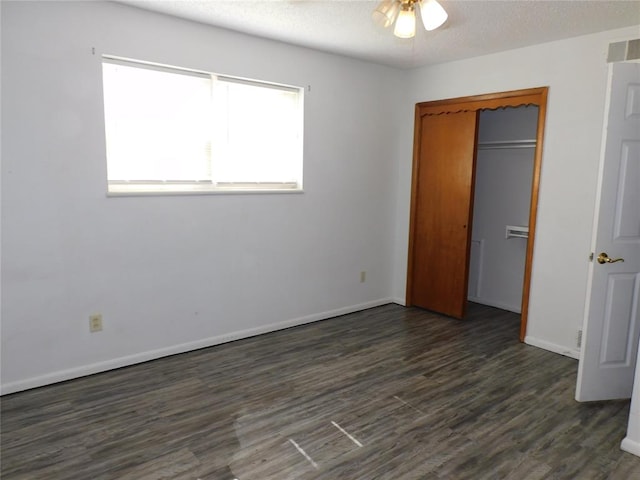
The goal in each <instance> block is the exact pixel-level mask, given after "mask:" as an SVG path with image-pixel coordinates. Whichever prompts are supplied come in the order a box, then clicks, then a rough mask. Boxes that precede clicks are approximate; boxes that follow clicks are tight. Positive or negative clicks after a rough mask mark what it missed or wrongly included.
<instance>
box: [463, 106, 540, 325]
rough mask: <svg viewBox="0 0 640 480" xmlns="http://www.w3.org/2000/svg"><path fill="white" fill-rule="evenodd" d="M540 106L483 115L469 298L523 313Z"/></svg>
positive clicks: (478, 148) (472, 235) (498, 110)
mask: <svg viewBox="0 0 640 480" xmlns="http://www.w3.org/2000/svg"><path fill="white" fill-rule="evenodd" d="M537 122H538V107H537V106H534V105H531V106H521V107H517V108H515V107H507V108H499V109H497V110H482V111H481V112H480V114H479V127H478V145H477V155H476V169H475V191H474V201H473V223H472V232H471V250H470V258H469V280H468V282H469V283H468V300H470V301H473V302H476V303H481V304H484V305H490V306H493V307H498V308H501V309H504V310H509V311H512V312H516V313H520V312H521V304H522V292H523V281H524V269H525V260H526V252H527V241H528V231H529V229H528V226H529V208H530V204H531V184H532V180H533V168H534V154H535V146H536V132H537Z"/></svg>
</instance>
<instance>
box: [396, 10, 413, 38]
mask: <svg viewBox="0 0 640 480" xmlns="http://www.w3.org/2000/svg"><path fill="white" fill-rule="evenodd" d="M393 34H394V35H395V36H396V37H399V38H413V37H414V36H415V34H416V13H415V9H414V7H413V3H412V2H407V3H403V4H402V9H401V10H400V13H399V14H398V19H397V20H396V26H395V28H394V30H393Z"/></svg>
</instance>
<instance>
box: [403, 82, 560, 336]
mask: <svg viewBox="0 0 640 480" xmlns="http://www.w3.org/2000/svg"><path fill="white" fill-rule="evenodd" d="M547 92H548V88H547V87H541V88H532V89H527V90H517V91H512V92H501V93H492V94H486V95H476V96H473V97H463V98H454V99H446V100H437V101H432V102H423V103H418V104H417V105H416V116H415V131H414V148H413V150H414V152H413V173H412V184H411V214H410V227H409V245H408V263H407V290H406V305H407V306H412V305H414V306H418V307H422V308H425V309H428V310H433V311H435V312H439V313H443V314H445V315H448V316H451V317H454V318H459V319H464V317H465V313H466V305H467V300H468V298H472V299H473V300H475V301H480V302H483V303H487V304H491V303H493V304H495V305H496V306H501V307H502V308H506V307H509V309H513V310H518V307H517V305H516V304H518V303H519V304H520V305H521V307H520V309H521V313H522V314H521V328H520V340H521V341H522V340H524V335H525V333H526V322H527V314H528V301H529V287H530V279H531V265H532V261H533V253H534V252H533V246H534V242H533V239H534V237H535V225H536V212H537V205H538V186H539V178H540V167H541V161H542V153H541V152H542V141H543V133H544V121H545V112H546V101H547ZM518 107H520V108H521V110H518ZM516 110H517V111H522V112H525V113H517V114H516V113H515V112H516ZM502 115H507V116H509V115H515V116H514V117H513V118H511V117H506V116H505V117H503V116H502ZM520 115H522V118H520ZM516 117H517V118H516ZM531 125H534V126H535V128H530V127H531ZM520 127H522V128H520ZM480 139H481V141H480V142H479V140H480ZM508 152H511V153H508ZM527 152H528V153H527ZM527 155H528V157H527V158H528V159H529V161H528V162H524V161H522V162H519V161H518V160H517V159H521V160H522V159H524V158H525V156H527ZM478 156H479V159H480V160H479V162H480V163H478V161H477V160H478ZM506 157H510V158H511V159H512V160H513V161H512V162H511V163H507V164H505V163H504V162H502V163H503V164H502V166H501V168H499V173H491V171H489V173H487V171H486V169H485V167H484V164H490V163H494V161H495V160H496V159H501V160H502V161H504V160H505V158H506ZM521 157H522V158H521ZM531 159H532V160H531ZM525 163H527V165H528V166H527V168H526V169H524V168H521V169H520V170H527V171H528V173H527V174H528V177H527V178H526V179H524V180H519V182H522V184H521V183H519V184H518V186H516V185H515V184H513V183H512V184H509V183H508V182H509V179H515V177H516V176H518V175H517V172H515V170H519V168H518V165H524V164H525ZM478 164H481V166H480V168H479V169H478V168H477V165H478ZM512 170H513V171H512ZM476 177H479V178H480V184H479V187H478V189H479V190H480V191H488V192H489V194H490V195H489V197H491V198H487V196H486V195H483V196H482V198H480V195H481V192H480V191H479V192H478V196H479V197H478V198H477V199H476V198H475V197H476V196H475V191H474V188H475V184H476ZM495 177H499V178H502V179H503V180H506V182H507V183H505V182H502V183H501V186H500V187H495V186H492V185H493V184H492V182H493V181H494V180H496V178H495ZM526 182H528V185H524V183H526ZM510 189H511V190H510ZM503 190H507V192H506V195H505V196H504V197H503V198H502V199H498V200H496V198H494V197H498V196H499V195H498V193H499V192H500V191H503ZM523 192H527V193H528V195H524V196H522V200H520V198H521V197H520V196H519V195H518V199H519V200H515V199H514V198H515V197H513V195H516V193H517V194H520V193H523ZM485 200H488V203H489V205H485V206H483V205H482V204H483V203H484V202H485ZM475 201H478V202H479V209H480V211H481V212H482V211H484V213H481V214H480V216H479V217H478V218H477V219H475V221H474V202H475ZM527 201H528V202H527ZM495 202H498V205H499V207H500V208H502V209H503V210H505V212H504V215H503V214H500V218H499V219H497V218H495V217H498V215H497V212H496V208H498V207H496V206H495ZM527 203H528V206H527ZM516 204H522V205H520V206H522V207H523V208H524V210H525V211H527V210H528V215H526V214H522V213H521V211H520V210H521V209H517V212H511V211H510V210H509V208H507V207H511V206H514V207H515V206H516ZM492 210H493V211H492ZM483 219H484V220H483ZM498 221H499V222H500V227H499V228H498V230H496V231H499V235H502V236H504V237H509V238H504V240H505V241H509V242H510V243H509V244H508V246H507V247H505V246H504V245H502V246H499V245H498V244H495V245H494V240H493V233H494V232H493V230H494V227H493V226H491V225H488V223H491V222H493V223H496V222H498ZM487 225H488V226H487ZM485 227H486V228H488V229H489V230H491V235H489V233H486V232H485V230H484V229H485ZM472 230H474V235H472ZM490 237H491V238H490ZM525 237H526V238H525ZM516 242H519V243H516ZM494 247H495V248H494ZM500 248H505V249H508V251H509V252H511V253H507V250H504V251H502V253H498V254H496V255H493V253H491V252H490V250H492V249H495V250H496V251H497V250H499V249H500ZM523 252H524V265H523V268H524V271H523V273H517V274H516V275H518V276H519V278H520V279H521V280H520V281H518V282H515V283H516V284H515V288H513V287H514V285H513V283H514V282H513V281H511V280H509V279H501V280H499V281H498V280H496V278H497V277H499V276H500V275H499V271H500V270H501V268H500V267H501V264H507V263H509V262H511V260H509V262H505V259H506V258H507V257H510V256H513V257H514V260H513V264H514V265H515V264H516V263H518V265H522V263H523V260H522V253H523ZM512 253H513V255H512ZM516 254H517V255H516ZM502 255H504V256H505V257H502ZM494 267H495V268H494ZM519 268H522V267H519ZM502 270H504V268H503V269H502ZM496 272H498V274H497V273H496ZM494 277H495V278H494ZM500 284H508V287H509V292H508V294H509V295H510V296H509V297H508V299H507V300H505V299H504V298H502V297H500V296H492V295H493V291H494V290H501V287H500V286H499V285H500ZM518 289H520V295H519V298H520V301H517V300H514V298H515V296H516V294H517V292H516V291H517V290H518ZM503 293H504V292H503ZM505 298H506V297H505Z"/></svg>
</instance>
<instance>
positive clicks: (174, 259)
mask: <svg viewBox="0 0 640 480" xmlns="http://www.w3.org/2000/svg"><path fill="white" fill-rule="evenodd" d="M93 48H95V55H94V54H93V53H92V49H93ZM103 53H104V54H112V55H118V56H124V57H130V58H134V59H143V60H148V61H152V62H159V63H165V64H169V65H177V66H181V67H187V68H195V69H200V70H209V71H214V72H218V73H223V74H228V75H236V76H242V77H249V78H257V79H262V80H267V81H273V82H279V83H285V84H294V85H304V86H307V85H310V86H311V92H310V93H308V95H307V98H306V115H305V121H306V123H305V156H304V162H305V175H304V186H305V193H304V194H288V195H285V194H280V195H278V194H275V195H209V196H173V197H136V198H107V197H106V196H105V191H106V165H105V151H104V133H103V130H104V125H103V123H104V122H103V112H102V103H101V102H102V93H101V88H102V87H101V63H100V55H101V54H103ZM404 77H405V74H404V73H403V72H400V71H396V70H393V69H390V68H386V67H380V66H376V65H373V64H369V63H365V62H359V61H355V60H350V59H346V58H344V57H340V56H334V55H328V54H324V53H320V52H316V51H313V50H308V49H303V48H297V47H292V46H287V45H285V44H281V43H277V42H269V41H264V40H261V39H257V38H254V37H250V36H245V35H240V34H236V33H233V32H229V31H225V30H221V29H215V28H212V27H208V26H204V25H201V24H197V23H192V22H188V21H183V20H179V19H174V18H170V17H167V16H163V15H159V14H154V13H149V12H144V11H142V10H138V9H135V8H131V7H128V6H123V5H118V4H113V3H98V2H69V3H57V2H43V3H31V2H17V3H13V2H2V92H1V93H2V140H3V142H2V224H3V225H2V246H3V251H2V300H3V302H2V331H1V333H2V370H1V374H2V389H3V393H8V392H11V391H16V390H20V389H23V388H29V387H32V386H38V385H42V384H46V383H50V382H53V381H57V380H62V379H66V378H71V377H74V376H78V375H82V374H87V373H92V372H96V371H101V370H104V369H108V368H112V367H117V366H120V365H125V364H129V363H133V362H137V361H142V360H146V359H149V358H155V357H158V356H161V355H165V354H170V353H175V352H179V351H184V350H188V349H191V348H196V347H201V346H206V345H210V344H215V343H218V342H221V341H224V340H229V339H232V338H238V337H242V336H244V335H247V334H250V333H258V332H263V331H268V330H271V329H274V328H278V327H283V326H287V325H292V324H297V323H302V322H305V321H311V320H317V319H320V318H325V317H328V316H332V315H334V314H339V313H345V312H348V311H353V310H357V309H361V308H365V307H367V306H373V305H378V304H381V303H386V302H388V301H389V300H390V293H391V291H392V278H391V275H390V274H389V272H391V271H392V270H393V267H392V260H393V235H394V218H393V213H394V212H393V208H394V204H395V188H396V183H397V180H396V178H395V175H396V173H397V170H396V168H395V163H394V154H395V148H396V143H395V142H396V141H397V139H398V138H399V136H398V134H397V132H396V130H395V125H396V123H397V122H393V121H392V120H393V118H394V116H395V115H396V112H395V110H394V109H395V106H394V105H395V104H394V103H392V100H393V99H392V98H391V97H390V96H389V95H387V91H388V89H399V87H400V86H401V80H402V79H403V78H404ZM390 117H391V118H390ZM363 270H364V271H366V272H367V277H366V278H367V280H366V282H365V283H362V284H361V283H360V271H363ZM95 312H100V313H102V314H103V316H104V330H103V331H102V332H100V333H95V334H90V333H89V330H88V317H89V315H90V314H92V313H95Z"/></svg>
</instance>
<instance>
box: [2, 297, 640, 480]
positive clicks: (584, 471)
mask: <svg viewBox="0 0 640 480" xmlns="http://www.w3.org/2000/svg"><path fill="white" fill-rule="evenodd" d="M469 317H470V318H469V319H468V320H467V321H464V322H459V321H456V320H451V319H448V318H443V317H440V316H438V315H435V314H433V313H429V312H425V311H422V310H418V309H407V308H403V307H400V306H397V305H387V306H383V307H379V308H374V309H371V310H366V311H363V312H359V313H355V314H351V315H346V316H342V317H338V318H334V319H331V320H326V321H322V322H317V323H314V324H310V325H306V326H301V327H296V328H291V329H288V330H284V331H279V332H275V333H271V334H268V335H262V336H259V337H254V338H250V339H246V340H241V341H237V342H232V343H228V344H225V345H220V346H216V347H212V348H207V349H203V350H199V351H196V352H190V353H187V354H182V355H176V356H173V357H168V358H164V359H160V360H156V361H153V362H148V363H145V364H141V365H136V366H132V367H128V368H123V369H119V370H115V371H111V372H107V373H103V374H99V375H93V376H91V377H85V378H81V379H78V380H73V381H69V382H65V383H60V384H57V385H51V386H48V387H43V388H39V389H34V390H30V391H26V392H21V393H17V394H13V395H8V396H5V397H3V398H2V417H1V419H2V433H1V445H0V446H1V462H2V467H1V474H2V475H1V477H2V479H3V480H17V479H30V480H31V479H48V480H49V479H51V480H58V479H60V480H62V479H92V480H100V479H101V480H107V479H125V480H158V479H173V480H197V479H201V480H210V479H215V480H233V479H238V480H270V479H274V480H288V479H292V480H297V479H300V480H309V479H318V480H319V479H323V480H356V479H358V480H373V479H388V480H409V479H416V480H417V479H467V478H468V479H474V480H478V479H485V478H486V479H502V478H505V479H513V480H534V479H560V478H563V479H605V478H609V479H624V480H626V479H632V478H633V479H640V458H637V457H635V456H633V455H631V454H628V453H625V452H622V451H621V450H620V448H619V445H620V441H621V440H622V438H623V437H624V435H625V432H626V424H627V418H628V410H629V403H628V402H602V403H591V404H579V403H577V402H575V401H574V400H573V393H574V388H575V380H576V370H577V362H576V361H575V360H573V359H569V358H565V357H562V356H559V355H556V354H553V353H549V352H546V351H543V350H540V349H537V348H534V347H530V346H527V345H523V344H520V343H518V340H517V339H518V328H519V317H518V316H517V315H515V314H512V313H509V312H504V311H501V310H497V309H494V308H490V307H484V306H481V305H471V306H470V315H469Z"/></svg>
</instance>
